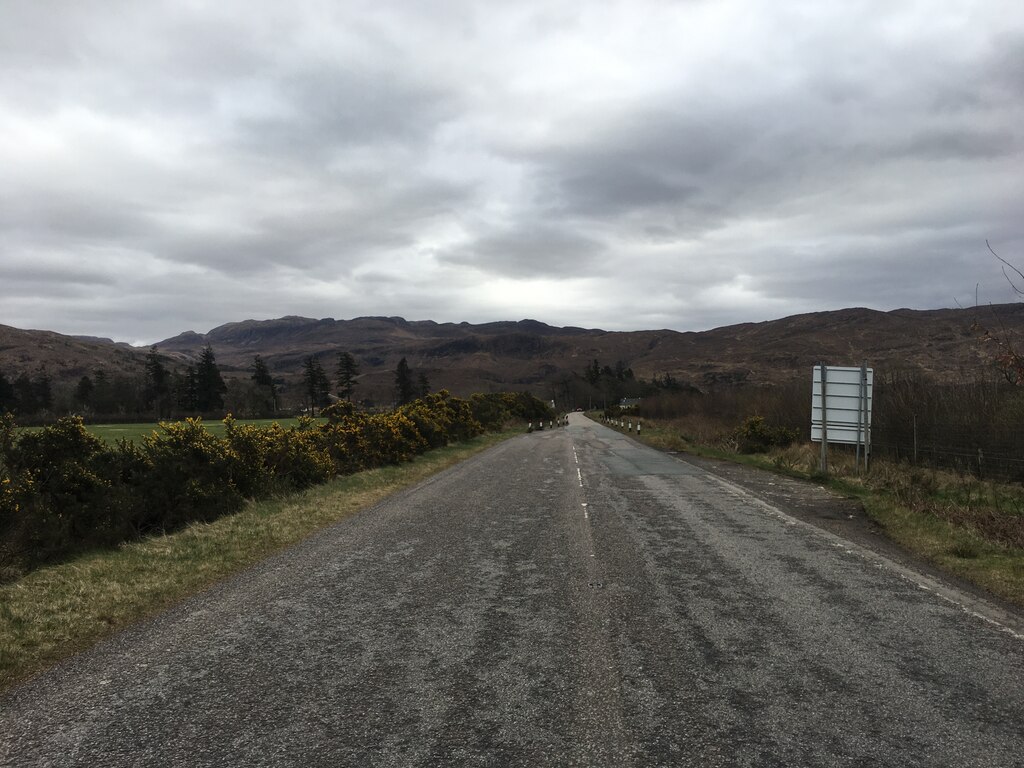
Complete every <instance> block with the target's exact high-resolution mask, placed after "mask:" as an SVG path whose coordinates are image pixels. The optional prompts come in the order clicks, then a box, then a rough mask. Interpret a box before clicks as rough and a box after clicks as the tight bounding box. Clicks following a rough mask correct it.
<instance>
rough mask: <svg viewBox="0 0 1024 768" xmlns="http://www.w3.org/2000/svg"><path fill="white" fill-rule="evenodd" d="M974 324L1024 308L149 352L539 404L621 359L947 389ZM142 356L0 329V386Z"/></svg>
mask: <svg viewBox="0 0 1024 768" xmlns="http://www.w3.org/2000/svg"><path fill="white" fill-rule="evenodd" d="M976 318H979V319H981V320H982V321H983V322H984V321H987V322H988V324H989V325H990V326H999V327H1003V328H1005V329H1007V331H1009V332H1010V333H1015V334H1018V335H1019V334H1022V333H1024V304H1007V305H1001V306H997V307H986V308H980V309H970V310H964V309H940V310H927V311H921V310H909V309H899V310H894V311H891V312H879V311H876V310H870V309H862V308H854V309H843V310H837V311H832V312H814V313H809V314H803V315H794V316H792V317H786V318H782V319H779V320H771V321H766V322H762V323H744V324H740V325H732V326H726V327H723V328H716V329H714V330H710V331H703V332H700V333H696V332H688V333H680V332H677V331H670V330H657V331H630V332H609V331H603V330H600V329H583V328H558V327H553V326H549V325H546V324H544V323H541V322H537V321H535V320H521V321H519V322H497V323H486V324H481V325H471V324H469V323H436V322H433V321H429V320H423V321H408V320H404V319H403V318H400V317H359V318H355V319H352V320H335V319H333V318H324V319H320V320H317V319H312V318H305V317H295V316H289V317H283V318H279V319H276V320H245V321H241V322H233V323H227V324H225V325H222V326H219V327H217V328H214V329H213V330H211V331H209V332H208V333H195V332H192V331H188V332H186V333H182V334H180V335H178V336H175V337H173V338H170V339H166V340H164V341H162V342H159V344H158V347H159V349H160V351H161V352H162V353H163V354H164V355H166V356H167V357H169V358H170V359H173V360H177V361H179V362H182V363H183V362H185V361H189V360H193V359H195V358H196V356H197V355H198V353H199V351H200V350H201V349H202V348H203V347H204V346H205V345H207V344H209V345H210V346H211V347H212V348H213V350H214V352H215V354H216V356H217V360H218V362H219V363H220V365H221V367H222V369H223V370H224V371H225V373H226V374H228V375H232V374H234V375H239V376H241V375H245V371H246V370H247V369H248V367H249V365H250V364H251V363H252V359H253V357H255V356H256V355H257V354H258V355H260V356H262V358H263V359H264V360H265V361H266V362H267V364H268V365H269V366H270V368H271V370H272V371H273V372H274V374H275V375H276V376H279V377H282V378H284V379H291V378H294V377H296V376H298V374H299V372H300V371H301V367H302V360H303V358H305V357H306V356H308V355H317V356H318V357H320V359H321V361H322V363H323V365H324V367H325V369H326V370H327V371H328V372H329V373H333V369H334V361H335V358H336V355H337V353H338V352H340V351H348V352H350V353H352V354H353V355H354V356H355V357H356V358H357V359H358V360H359V362H360V364H361V366H362V371H363V375H362V377H361V380H360V385H361V386H363V387H365V388H367V389H369V390H377V391H385V390H388V389H389V388H390V387H391V380H392V373H393V371H394V369H395V367H396V365H397V364H398V361H399V360H400V359H401V358H402V357H405V358H407V359H408V361H409V364H410V365H411V366H412V367H413V368H414V369H416V370H420V371H423V372H425V373H426V374H427V375H428V377H429V378H430V381H431V384H432V385H433V387H434V388H441V387H446V388H448V389H450V390H452V391H453V392H455V393H458V394H466V393H469V392H472V391H494V390H500V389H508V388H514V389H522V388H529V387H532V388H534V389H535V390H537V391H538V393H539V394H544V392H543V387H544V384H545V382H550V381H551V380H552V379H555V378H558V377H559V376H560V375H564V374H567V373H570V372H579V371H582V370H583V369H584V367H585V366H586V365H587V364H588V363H589V362H590V361H591V360H593V359H597V360H599V361H600V362H601V364H602V365H606V364H607V365H614V364H615V362H616V361H618V360H622V361H624V362H625V363H626V364H627V365H628V366H630V367H631V368H632V369H633V371H634V372H635V373H636V375H637V376H641V377H644V378H649V377H651V376H653V375H655V374H663V373H670V374H672V375H673V376H674V377H676V378H678V379H681V380H684V381H689V382H692V383H694V384H696V385H697V386H700V387H707V386H711V385H714V384H716V383H740V382H745V383H750V384H764V383H773V382H779V381H785V380H790V379H793V378H797V377H802V376H807V375H809V372H810V369H811V366H813V365H814V363H815V362H817V361H819V360H825V361H827V362H830V363H832V364H837V365H842V364H849V365H853V364H857V363H859V362H860V361H861V360H867V361H869V363H870V364H872V365H874V366H875V367H876V368H879V369H893V368H901V369H902V368H918V369H921V370H924V371H927V372H929V373H930V374H933V375H935V376H936V377H938V378H947V377H951V376H954V375H956V373H957V371H958V370H959V369H961V368H968V369H971V368H976V367H978V366H981V365H984V364H985V361H986V359H987V358H986V355H987V351H986V350H985V349H983V348H982V345H981V344H980V343H979V339H978V336H977V334H975V333H973V332H972V331H971V330H970V328H971V323H972V321H973V320H974V319H976ZM995 318H998V319H995ZM146 351H147V350H145V349H135V348H131V347H127V346H125V345H120V344H114V343H113V342H111V341H109V340H103V339H84V338H77V337H69V336H62V335H60V334H56V333H52V332H49V331H23V330H19V329H16V328H10V327H8V326H0V371H3V372H5V374H7V375H8V377H11V375H12V374H14V375H16V374H17V373H19V372H20V371H22V370H27V371H34V370H37V369H38V368H39V366H40V365H42V366H45V367H46V369H47V370H48V372H49V373H50V375H51V376H53V377H54V378H55V379H56V380H62V379H63V380H71V379H74V378H77V377H78V376H81V375H82V374H83V373H87V372H89V371H91V370H94V369H96V368H106V369H108V370H115V371H125V372H138V371H141V370H142V360H143V357H144V355H145V353H146Z"/></svg>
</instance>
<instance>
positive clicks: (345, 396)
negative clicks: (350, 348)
mask: <svg viewBox="0 0 1024 768" xmlns="http://www.w3.org/2000/svg"><path fill="white" fill-rule="evenodd" d="M358 375H359V363H357V362H356V359H355V358H354V357H352V355H351V354H349V353H348V352H342V353H341V354H339V355H338V368H337V371H336V372H335V376H336V377H337V380H338V397H340V398H341V399H342V400H351V399H352V392H353V390H355V388H356V376H358Z"/></svg>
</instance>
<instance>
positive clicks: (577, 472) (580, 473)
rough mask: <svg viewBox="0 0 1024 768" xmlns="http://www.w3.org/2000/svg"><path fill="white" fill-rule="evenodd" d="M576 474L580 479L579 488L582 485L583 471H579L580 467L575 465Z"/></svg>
mask: <svg viewBox="0 0 1024 768" xmlns="http://www.w3.org/2000/svg"><path fill="white" fill-rule="evenodd" d="M576 476H577V477H578V478H579V479H580V488H582V487H583V473H582V472H580V468H579V467H576Z"/></svg>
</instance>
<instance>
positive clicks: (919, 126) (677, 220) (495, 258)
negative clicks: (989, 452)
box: [0, 0, 1024, 342]
mask: <svg viewBox="0 0 1024 768" xmlns="http://www.w3.org/2000/svg"><path fill="white" fill-rule="evenodd" d="M407 5H409V4H400V3H393V4H392V3H387V2H383V3H382V2H374V3H369V2H365V3H363V2H344V3H331V2H312V1H310V2H305V1H303V0H299V1H297V2H292V3H288V4H279V3H265V2H254V1H251V0H250V1H249V2H230V1H222V2H218V3H203V2H195V3H179V2H165V3H161V2H149V3H145V4H140V3H133V2H116V1H111V0H104V2H98V1H96V2H89V1H85V2H80V3H74V4H68V3H63V2H49V1H47V0H25V1H21V0H15V1H14V2H9V3H7V4H6V5H5V12H4V24H3V25H0V169H2V172H0V323H6V324H10V325H16V326H19V327H35V328H48V329H52V330H58V331H62V332H66V333H81V334H96V335H102V336H110V337H113V338H115V339H118V340H128V341H135V342H148V341H153V340H157V339H160V338H164V337H167V336H170V335H173V334H175V333H178V332H180V331H182V330H186V329H195V330H199V331H205V330H208V329H209V328H211V327H213V326H215V325H218V324H220V323H223V322H228V321H232V320H240V319H245V318H250V317H253V318H266V317H276V316H280V315H285V314H301V315H309V316H315V317H323V316H331V317H338V318H341V317H355V316H359V315H368V314H374V315H403V316H406V317H408V318H411V319H427V318H429V319H435V320H439V321H461V320H468V321H471V322H483V321H491V320H501V319H520V318H523V317H535V318H537V319H540V320H544V321H546V322H549V323H552V324H559V325H581V326H588V327H603V328H607V329H624V330H627V329H639V328H660V327H669V328H675V329H678V330H699V329H704V328H709V327H714V326H717V325H722V324H727V323H733V322H745V321H757V320H765V319H769V318H773V317H781V316H784V315H788V314H794V313H798V312H805V311H815V310H823V309H832V308H838V307H843V306H869V307H874V308H877V309H893V308H896V307H904V306H906V307H914V308H932V307H942V306H950V305H952V304H953V303H954V302H955V301H958V300H959V301H961V302H964V303H973V301H974V296H975V292H976V287H977V291H978V294H979V296H980V297H981V300H982V301H994V302H1000V301H1009V300H1012V299H1013V296H1012V294H1011V292H1010V290H1009V288H1008V286H1007V285H1006V284H1005V281H1004V279H1003V277H1002V274H1001V272H1000V269H999V267H1000V265H999V264H998V262H996V261H995V259H994V258H992V256H991V255H990V254H989V253H988V251H987V250H986V248H985V240H986V239H988V240H989V241H990V242H991V243H992V244H993V246H994V247H995V248H996V249H997V250H998V251H999V252H1000V253H1001V254H1002V255H1003V256H1005V257H1006V258H1008V259H1010V260H1011V261H1015V262H1016V263H1018V264H1019V263H1020V262H1024V231H1022V230H1024V225H1022V223H1021V222H1022V221H1024V217H1022V216H1021V210H1022V202H1024V173H1022V171H1024V139H1022V134H1021V126H1022V125H1024V120H1022V118H1024V64H1022V62H1024V7H1022V8H1021V9H1017V8H1016V7H1015V6H1013V5H1010V6H1007V5H1005V4H997V3H994V2H993V3H978V2H968V1H966V0H965V1H963V2H960V1H958V0H954V1H951V2H947V3H943V4H942V6H941V9H936V8H931V7H925V6H920V5H918V4H897V5H896V6H894V5H893V4H891V3H883V2H872V1H869V0H866V1H865V2H860V3H847V4H843V5H841V6H840V7H833V4H820V3H806V2H782V3H772V4H765V3H755V2H751V1H749V0H748V1H747V2H739V1H738V0H723V1H722V2H714V3H712V2H705V1H702V0H689V1H683V2H679V1H672V2H670V1H668V0H664V1H659V0H645V1H644V2H639V1H636V0H633V1H631V2H628V3H626V2H623V3H615V2H612V3H604V2H602V3H596V2H575V3H572V2H570V3H559V4H551V3H541V2H523V3H516V4H514V5H513V4H490V3H488V4H484V3H471V2H460V1H459V0H452V1H451V2H442V3H429V4H423V7H422V8H409V7H406V6H407ZM503 5H507V6H508V7H503Z"/></svg>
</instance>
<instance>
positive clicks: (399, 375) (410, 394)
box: [395, 357, 416, 405]
mask: <svg viewBox="0 0 1024 768" xmlns="http://www.w3.org/2000/svg"><path fill="white" fill-rule="evenodd" d="M395 399H396V400H398V404H399V405H405V404H406V403H411V402H412V401H413V400H415V399H416V385H415V384H414V383H413V379H412V369H411V368H409V362H408V361H407V360H406V359H405V358H404V357H403V358H402V359H401V360H399V361H398V367H397V368H395Z"/></svg>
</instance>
